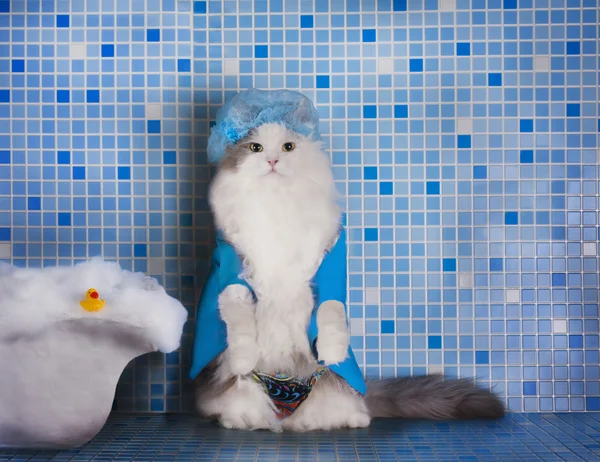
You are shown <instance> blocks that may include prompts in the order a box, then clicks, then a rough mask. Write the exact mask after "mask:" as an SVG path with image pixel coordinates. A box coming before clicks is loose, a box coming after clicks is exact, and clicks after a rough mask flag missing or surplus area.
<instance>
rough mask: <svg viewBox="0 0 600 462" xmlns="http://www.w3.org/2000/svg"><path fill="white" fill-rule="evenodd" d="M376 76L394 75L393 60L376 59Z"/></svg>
mask: <svg viewBox="0 0 600 462" xmlns="http://www.w3.org/2000/svg"><path fill="white" fill-rule="evenodd" d="M377 73H378V74H393V73H394V58H378V59H377Z"/></svg>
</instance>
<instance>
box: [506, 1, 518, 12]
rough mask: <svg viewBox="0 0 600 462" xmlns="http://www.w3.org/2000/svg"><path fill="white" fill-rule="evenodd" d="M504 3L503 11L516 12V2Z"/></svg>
mask: <svg viewBox="0 0 600 462" xmlns="http://www.w3.org/2000/svg"><path fill="white" fill-rule="evenodd" d="M503 1H504V9H505V10H516V9H517V0H503Z"/></svg>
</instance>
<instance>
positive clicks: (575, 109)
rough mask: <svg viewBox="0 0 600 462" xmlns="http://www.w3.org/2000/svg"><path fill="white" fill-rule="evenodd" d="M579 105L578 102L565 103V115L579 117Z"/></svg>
mask: <svg viewBox="0 0 600 462" xmlns="http://www.w3.org/2000/svg"><path fill="white" fill-rule="evenodd" d="M580 116H581V106H580V105H579V104H574V103H571V104H567V117H580Z"/></svg>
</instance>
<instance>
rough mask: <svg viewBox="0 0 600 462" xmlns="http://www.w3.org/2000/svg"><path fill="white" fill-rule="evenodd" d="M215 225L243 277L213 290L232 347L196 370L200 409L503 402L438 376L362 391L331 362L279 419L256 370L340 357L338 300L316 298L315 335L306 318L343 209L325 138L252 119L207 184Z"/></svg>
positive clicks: (258, 425)
mask: <svg viewBox="0 0 600 462" xmlns="http://www.w3.org/2000/svg"><path fill="white" fill-rule="evenodd" d="M210 205H211V207H212V210H213V213H214V217H215V221H216V225H217V228H218V229H220V230H221V232H222V233H223V236H224V238H225V239H226V240H227V241H228V242H229V243H231V245H233V246H234V247H235V249H236V251H237V252H238V253H239V254H240V255H241V256H242V259H243V262H244V274H243V277H244V278H245V279H246V280H247V281H248V283H249V285H250V286H251V287H252V289H253V291H254V295H252V294H251V293H250V291H249V290H248V289H247V288H246V287H245V286H243V285H230V286H228V287H227V288H226V289H225V290H224V291H223V292H222V293H221V294H220V296H219V299H218V304H219V310H220V315H221V318H222V320H223V321H224V322H225V324H226V326H227V349H226V350H225V352H224V353H222V354H220V355H219V356H218V357H217V358H216V359H215V360H214V361H212V363H211V364H210V365H209V366H208V367H206V368H204V370H203V371H202V372H201V373H200V374H199V376H198V377H197V379H196V397H197V409H198V411H199V412H200V414H201V415H203V416H206V417H213V418H216V419H218V420H219V421H220V423H221V424H222V425H223V426H225V427H227V428H238V429H269V430H273V431H281V430H296V431H306V430H316V429H323V430H328V429H334V428H340V427H366V426H368V425H369V423H370V420H371V418H373V417H408V418H439V419H450V418H475V417H499V416H502V415H503V413H504V407H503V405H502V403H501V402H500V401H499V400H498V399H497V398H496V397H495V396H494V395H493V394H491V393H489V392H488V391H486V390H482V389H479V388H477V387H475V386H474V385H473V384H472V383H470V382H468V381H463V380H444V379H443V378H442V377H440V376H426V377H414V378H404V379H390V380H380V381H373V382H369V383H368V388H367V394H366V396H362V395H360V394H359V393H357V392H356V391H355V390H354V389H352V388H351V387H349V386H348V385H347V384H346V382H345V381H344V380H343V379H341V378H340V377H339V376H337V375H336V374H335V373H333V372H331V371H327V372H325V374H324V375H323V376H322V377H321V378H320V380H318V381H317V382H316V384H315V385H314V387H313V389H312V391H311V392H310V394H309V395H308V398H307V399H306V400H305V401H304V402H303V403H302V404H301V405H300V406H299V407H298V408H297V410H295V411H294V412H293V413H292V414H291V415H289V416H287V417H285V418H279V417H278V415H277V412H276V408H275V405H274V403H273V402H272V400H271V398H270V397H269V396H268V395H267V393H266V392H265V390H264V389H263V386H262V385H261V384H259V383H257V382H256V381H255V380H252V378H250V377H249V374H251V373H252V372H253V371H261V372H268V373H285V374H290V375H293V376H295V377H310V376H311V374H313V373H314V372H315V371H316V370H317V368H318V367H319V364H318V362H317V359H318V360H319V361H322V362H324V364H325V365H330V364H336V363H339V362H341V361H343V360H344V359H345V358H346V354H347V349H348V344H349V338H350V337H349V333H348V329H347V323H346V313H345V308H344V306H343V305H342V304H341V303H339V302H326V303H324V304H323V305H321V307H320V308H319V311H318V315H317V325H318V330H319V336H318V339H317V344H316V351H317V355H318V358H315V354H314V353H313V350H312V349H311V345H309V341H308V338H307V325H308V323H309V320H310V317H311V313H312V312H313V309H314V308H315V306H314V304H315V301H314V296H313V292H312V287H311V279H312V278H313V276H314V275H315V272H316V271H317V269H318V268H319V265H320V263H321V261H322V259H323V256H324V255H325V254H326V253H327V251H328V249H330V248H331V246H332V245H333V244H334V243H335V242H336V239H337V237H338V234H339V229H340V223H341V215H342V211H341V209H340V207H339V206H338V205H337V197H336V190H335V185H334V179H333V174H332V171H331V167H330V164H329V160H328V157H327V156H326V154H325V153H324V152H323V150H322V147H321V145H320V143H318V142H314V141H312V140H311V139H309V138H305V137H303V136H301V135H299V134H297V133H295V132H293V131H291V130H288V129H287V128H285V127H284V126H283V125H279V124H273V123H267V124H263V125H260V126H258V127H257V128H255V129H254V130H253V131H251V132H250V134H249V135H248V136H247V137H245V138H244V139H242V140H240V141H238V142H237V143H236V144H234V145H231V146H229V147H228V148H227V149H226V151H225V154H224V157H223V159H222V161H221V163H220V165H219V170H218V173H217V175H216V177H215V179H214V181H213V183H212V186H211V189H210Z"/></svg>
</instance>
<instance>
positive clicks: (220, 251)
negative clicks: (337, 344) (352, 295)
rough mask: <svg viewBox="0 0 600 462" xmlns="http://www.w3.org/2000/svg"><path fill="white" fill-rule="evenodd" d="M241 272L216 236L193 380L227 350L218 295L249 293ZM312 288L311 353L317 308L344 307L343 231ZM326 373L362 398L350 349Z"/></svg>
mask: <svg viewBox="0 0 600 462" xmlns="http://www.w3.org/2000/svg"><path fill="white" fill-rule="evenodd" d="M241 272H242V262H241V260H240V258H239V256H238V254H237V252H236V251H235V249H234V248H233V246H232V245H231V244H229V243H228V242H226V241H225V240H224V239H223V236H222V234H220V233H219V234H218V236H217V247H216V249H215V251H214V253H213V256H212V264H211V271H210V275H209V277H208V280H207V281H206V285H205V286H204V290H203V292H202V296H201V298H200V302H199V304H198V312H197V315H196V335H195V339H194V350H193V359H192V367H191V370H190V377H191V378H192V379H194V378H195V377H196V376H197V375H198V374H199V373H200V372H201V371H202V369H204V368H205V367H206V366H207V365H208V363H210V362H211V361H212V360H213V359H214V358H216V357H217V356H218V355H219V354H221V353H222V352H223V351H224V350H225V348H226V346H227V329H226V326H225V323H224V322H223V320H222V319H221V317H220V316H219V307H218V298H219V294H220V293H221V292H222V291H223V290H224V289H225V288H226V287H227V286H229V285H231V284H242V285H244V286H246V287H248V289H249V290H250V292H252V288H251V287H250V285H249V284H248V283H247V282H246V281H245V280H244V279H242V278H240V273H241ZM313 287H314V294H315V309H314V310H313V313H312V316H311V320H310V323H309V325H308V328H307V336H308V341H309V343H310V345H311V346H312V347H313V350H314V346H315V343H316V339H317V336H318V335H319V330H318V328H317V310H318V309H319V306H321V304H322V303H323V302H326V301H328V300H336V301H339V302H341V303H343V304H344V305H345V304H346V232H345V230H344V229H342V231H341V233H340V236H339V238H338V240H337V242H336V244H335V245H334V246H333V248H332V249H331V251H330V252H328V253H327V255H325V257H324V258H323V262H322V263H321V266H320V267H319V269H318V271H317V273H316V274H315V277H314V279H313ZM329 369H331V370H332V371H333V372H335V373H336V374H338V375H339V376H340V377H342V378H343V379H344V380H345V381H346V382H347V383H348V385H350V386H351V387H352V388H354V389H355V390H356V391H357V392H359V393H360V394H363V395H364V394H365V392H366V389H367V386H366V384H365V380H364V378H363V375H362V372H361V370H360V368H359V367H358V364H357V362H356V358H355V357H354V354H353V353H352V349H351V348H350V347H348V356H347V358H346V359H345V360H344V361H343V362H341V363H339V364H335V365H331V366H329ZM269 372H277V371H269Z"/></svg>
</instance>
